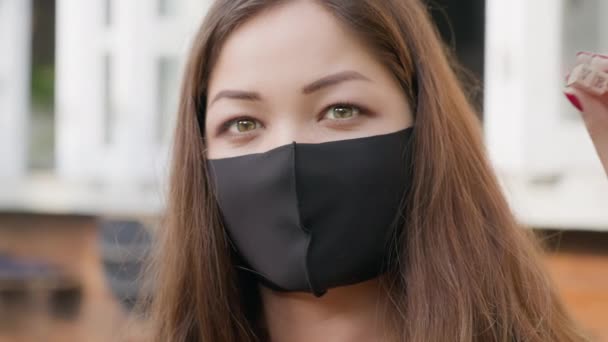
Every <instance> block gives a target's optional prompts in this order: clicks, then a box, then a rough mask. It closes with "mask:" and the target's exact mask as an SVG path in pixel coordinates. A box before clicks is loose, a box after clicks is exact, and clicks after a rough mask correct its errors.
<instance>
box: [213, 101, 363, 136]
mask: <svg viewBox="0 0 608 342" xmlns="http://www.w3.org/2000/svg"><path fill="white" fill-rule="evenodd" d="M333 107H352V108H355V109H357V110H358V111H359V115H369V114H370V113H371V112H370V110H369V109H367V107H365V106H362V105H359V104H356V103H353V102H351V101H339V102H336V103H333V104H331V105H329V106H326V107H325V108H324V109H323V110H322V111H321V114H320V119H322V118H323V116H325V114H326V113H327V111H328V110H330V109H331V108H333ZM239 120H251V121H254V122H257V123H260V122H259V120H257V119H255V118H252V117H250V116H239V117H235V118H234V119H228V120H226V121H225V122H224V123H223V124H222V125H221V126H220V130H219V132H218V134H224V133H226V132H227V131H228V130H229V129H230V126H232V125H233V124H234V123H236V122H237V121H239ZM332 121H341V120H339V119H336V120H332ZM344 121H348V120H344ZM260 124H261V123H260ZM251 134H255V132H254V131H251V132H244V133H238V136H239V137H246V136H248V135H251Z"/></svg>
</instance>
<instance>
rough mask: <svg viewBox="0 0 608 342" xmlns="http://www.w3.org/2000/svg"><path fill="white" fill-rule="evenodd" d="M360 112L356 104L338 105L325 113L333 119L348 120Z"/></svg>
mask: <svg viewBox="0 0 608 342" xmlns="http://www.w3.org/2000/svg"><path fill="white" fill-rule="evenodd" d="M359 114H360V110H359V108H357V107H355V106H347V105H336V106H332V107H331V108H329V109H328V110H327V112H326V113H325V117H326V118H328V119H331V120H347V119H351V118H353V117H355V116H357V115H359Z"/></svg>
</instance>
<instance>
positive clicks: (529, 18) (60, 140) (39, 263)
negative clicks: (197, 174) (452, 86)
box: [0, 0, 608, 342]
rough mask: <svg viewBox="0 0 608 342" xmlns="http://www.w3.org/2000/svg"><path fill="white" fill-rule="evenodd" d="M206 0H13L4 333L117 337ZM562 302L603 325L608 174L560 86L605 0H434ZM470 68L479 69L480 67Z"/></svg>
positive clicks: (159, 192)
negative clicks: (187, 58)
mask: <svg viewBox="0 0 608 342" xmlns="http://www.w3.org/2000/svg"><path fill="white" fill-rule="evenodd" d="M210 2H211V0H130V1H124V0H123V1H118V0H89V1H83V0H0V341H1V342H4V341H112V340H115V339H116V335H117V332H119V331H122V330H124V329H125V328H126V326H127V325H129V326H131V324H127V322H129V320H127V318H128V317H129V312H130V310H131V309H132V305H133V302H134V300H136V298H137V297H138V295H140V294H141V293H142V291H144V290H143V289H142V288H141V285H140V283H139V282H138V281H136V279H137V275H138V274H139V272H140V268H141V259H142V258H143V257H144V256H145V253H146V248H147V246H148V245H149V243H150V239H151V236H153V234H154V232H155V231H156V230H157V229H161V228H160V227H159V224H158V218H159V216H160V215H162V211H163V208H164V198H165V194H166V191H167V189H166V182H165V180H166V176H167V173H168V162H169V160H170V155H169V146H170V141H171V135H172V129H173V124H174V120H175V110H176V104H177V96H178V91H179V85H180V79H181V73H182V69H183V64H184V59H185V56H186V54H187V52H188V48H189V46H190V43H191V39H192V37H193V34H194V32H195V30H196V28H197V25H198V24H199V23H200V20H201V19H202V18H203V16H204V15H205V12H206V9H207V8H208V6H209V4H210ZM428 4H429V8H430V9H431V12H432V14H433V17H434V19H435V21H436V22H437V25H438V27H439V28H440V31H441V33H442V36H443V38H444V39H445V41H446V43H447V44H448V45H449V46H450V47H451V48H452V50H453V51H454V54H455V55H456V56H457V57H458V58H459V60H460V62H461V63H462V64H463V66H464V67H465V68H466V70H468V71H469V72H468V74H466V75H465V74H463V75H464V76H466V77H465V78H466V79H467V80H468V81H467V86H466V89H467V91H468V92H469V93H470V96H471V97H472V98H473V99H474V101H475V103H476V105H477V106H478V108H479V115H480V117H481V118H482V120H483V124H484V130H485V137H486V142H487V148H488V151H489V153H490V156H491V158H492V161H493V163H494V165H495V168H496V171H497V172H498V174H499V176H500V179H501V182H502V183H503V186H504V189H505V192H506V193H507V195H508V198H509V201H510V202H511V205H512V207H513V209H514V211H515V213H516V214H517V217H518V219H519V220H520V222H521V223H522V224H524V225H525V226H527V227H530V229H535V230H536V231H537V232H538V233H539V235H540V236H541V237H542V238H543V240H545V243H546V245H547V248H548V254H547V256H546V259H545V260H546V266H547V268H548V269H549V271H550V273H551V274H552V276H553V277H554V279H555V281H556V282H557V285H558V288H559V291H560V293H561V294H562V296H563V298H564V300H565V302H566V304H567V305H568V307H569V309H570V310H571V312H572V313H573V315H574V316H575V318H576V319H577V320H579V322H580V323H581V324H582V325H583V327H584V328H585V329H586V330H587V331H588V332H589V333H590V334H591V335H592V336H594V337H595V338H596V339H597V340H598V341H608V179H606V175H605V174H604V173H603V170H602V167H601V165H600V162H599V160H598V159H597V157H596V156H595V153H594V149H593V146H592V144H591V141H590V139H589V137H588V136H587V133H586V131H585V128H584V125H583V123H582V121H581V119H580V117H579V114H578V113H577V112H576V111H575V110H574V109H573V108H572V107H571V106H570V104H569V103H568V102H567V100H566V99H565V97H564V96H563V94H562V91H561V88H562V86H563V78H564V75H565V74H566V72H567V71H568V69H569V68H570V67H572V66H573V63H574V60H575V57H576V52H578V51H581V50H584V51H587V50H590V51H598V52H599V51H603V52H608V20H606V18H608V1H605V0H536V1H527V0H510V1H504V0H485V1H484V0H441V1H438V0H436V1H428ZM471 80H477V81H475V82H470V81H471Z"/></svg>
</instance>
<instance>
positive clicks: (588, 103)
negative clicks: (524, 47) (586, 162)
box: [564, 52, 608, 175]
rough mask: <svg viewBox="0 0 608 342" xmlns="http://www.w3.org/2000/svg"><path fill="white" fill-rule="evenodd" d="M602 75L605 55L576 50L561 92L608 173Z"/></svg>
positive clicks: (607, 106)
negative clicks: (574, 110) (565, 84)
mask: <svg viewBox="0 0 608 342" xmlns="http://www.w3.org/2000/svg"><path fill="white" fill-rule="evenodd" d="M589 71H591V74H589ZM598 72H599V73H598ZM605 76H608V56H606V55H599V54H594V53H590V52H580V53H579V54H578V56H577V60H576V66H575V67H574V68H573V69H572V71H571V72H570V74H569V75H568V76H567V86H566V89H565V90H564V94H565V95H566V97H567V98H568V100H570V102H571V103H572V105H573V106H574V107H576V109H578V110H579V111H580V112H581V116H582V117H583V120H584V121H585V126H586V127H587V131H589V135H590V136H591V140H593V144H594V145H595V149H596V151H597V154H598V155H599V157H600V160H601V161H602V165H603V166H604V170H605V171H606V174H607V175H608V78H607V79H605V80H602V78H604V77H605Z"/></svg>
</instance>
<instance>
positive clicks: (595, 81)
mask: <svg viewBox="0 0 608 342" xmlns="http://www.w3.org/2000/svg"><path fill="white" fill-rule="evenodd" d="M607 62H608V60H604V59H602V58H596V57H594V58H592V59H591V61H590V63H593V64H578V65H577V66H576V67H574V69H572V72H571V73H570V77H569V78H568V80H567V82H566V85H567V86H570V87H574V88H577V89H579V90H582V91H584V92H587V93H589V94H593V95H594V96H598V97H603V96H604V95H605V94H606V93H608V73H607V72H606V71H604V70H608V63H607ZM604 67H605V68H606V69H603V68H604Z"/></svg>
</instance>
